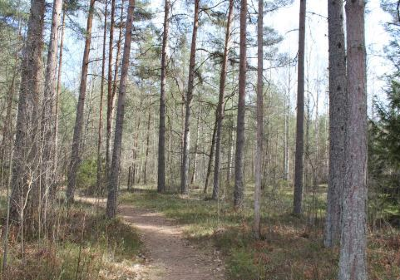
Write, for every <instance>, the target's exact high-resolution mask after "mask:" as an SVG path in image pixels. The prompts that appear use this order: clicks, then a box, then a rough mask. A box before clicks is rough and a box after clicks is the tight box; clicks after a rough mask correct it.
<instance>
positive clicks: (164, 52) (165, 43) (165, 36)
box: [157, 0, 171, 192]
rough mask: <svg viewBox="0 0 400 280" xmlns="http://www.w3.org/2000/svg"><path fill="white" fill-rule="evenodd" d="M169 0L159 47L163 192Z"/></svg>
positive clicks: (160, 187)
mask: <svg viewBox="0 0 400 280" xmlns="http://www.w3.org/2000/svg"><path fill="white" fill-rule="evenodd" d="M170 9H171V4H170V1H169V0H165V2H164V34H163V42H162V49H161V89H160V91H161V92H160V126H159V134H158V137H159V138H158V183H157V191H158V192H165V99H166V97H165V84H166V72H167V69H166V68H167V47H168V32H169V10H170Z"/></svg>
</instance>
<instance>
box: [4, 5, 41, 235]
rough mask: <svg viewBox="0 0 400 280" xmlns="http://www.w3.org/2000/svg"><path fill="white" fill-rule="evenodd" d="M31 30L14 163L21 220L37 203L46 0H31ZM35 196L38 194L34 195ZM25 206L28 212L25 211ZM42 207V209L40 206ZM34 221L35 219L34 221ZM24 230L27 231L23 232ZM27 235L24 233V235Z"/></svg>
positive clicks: (15, 205)
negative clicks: (40, 99) (38, 109)
mask: <svg viewBox="0 0 400 280" xmlns="http://www.w3.org/2000/svg"><path fill="white" fill-rule="evenodd" d="M31 4H32V5H31V10H30V16H29V21H28V32H27V40H26V44H25V48H24V51H23V58H22V65H21V66H22V68H21V85H20V93H19V102H18V112H17V124H16V135H15V145H14V159H13V166H12V178H11V187H12V193H11V198H10V219H11V220H13V221H18V220H19V221H20V222H21V224H22V225H23V220H24V219H25V218H27V217H29V215H31V214H32V212H33V211H34V210H33V206H32V203H34V204H37V203H38V201H39V198H38V197H37V196H38V195H39V191H38V190H36V189H35V188H37V187H38V184H37V181H36V180H37V179H36V178H37V175H38V174H37V172H38V171H37V152H38V143H37V142H38V140H39V137H38V136H39V135H38V134H39V132H40V128H39V125H38V124H39V123H40V122H39V116H38V112H37V108H38V107H39V96H40V90H41V84H40V79H41V78H42V77H41V73H42V68H43V65H42V51H43V28H44V13H45V1H44V0H35V1H32V2H31ZM33 196H34V197H33ZM25 207H29V208H31V209H27V210H28V211H27V212H28V214H27V215H26V214H24V212H25ZM38 210H39V211H41V210H40V209H38ZM32 222H34V221H32ZM22 233H23V232H22ZM22 238H23V235H22Z"/></svg>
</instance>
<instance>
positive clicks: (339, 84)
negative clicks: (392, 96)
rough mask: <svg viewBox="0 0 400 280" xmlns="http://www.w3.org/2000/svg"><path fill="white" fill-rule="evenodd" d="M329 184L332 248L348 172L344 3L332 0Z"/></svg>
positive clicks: (329, 244)
mask: <svg viewBox="0 0 400 280" xmlns="http://www.w3.org/2000/svg"><path fill="white" fill-rule="evenodd" d="M328 26H329V184H328V198H327V206H328V207H327V211H326V224H325V238H324V244H325V246H326V247H332V246H334V245H336V244H338V243H339V239H340V201H341V197H342V196H341V193H342V190H343V184H344V180H343V179H344V176H343V174H344V173H345V154H344V148H345V137H346V131H345V129H346V117H347V115H348V112H347V85H346V82H347V81H346V50H345V36H344V30H343V2H342V1H336V0H329V2H328Z"/></svg>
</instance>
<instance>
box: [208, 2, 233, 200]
mask: <svg viewBox="0 0 400 280" xmlns="http://www.w3.org/2000/svg"><path fill="white" fill-rule="evenodd" d="M232 20H233V0H229V10H228V21H227V23H226V33H225V47H224V55H223V58H222V66H221V77H220V82H219V100H218V106H217V111H216V116H215V117H216V120H217V134H216V138H215V164H214V188H213V194H212V198H213V199H217V198H218V195H219V177H220V176H219V175H220V172H219V171H220V160H221V138H222V120H223V119H224V110H225V85H226V73H227V71H228V56H229V47H230V37H231V25H232Z"/></svg>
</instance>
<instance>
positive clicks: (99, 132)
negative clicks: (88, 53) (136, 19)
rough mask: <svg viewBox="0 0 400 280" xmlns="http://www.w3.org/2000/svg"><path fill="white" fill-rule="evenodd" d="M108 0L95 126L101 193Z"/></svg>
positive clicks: (98, 186) (105, 13)
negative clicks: (97, 115) (97, 112)
mask: <svg viewBox="0 0 400 280" xmlns="http://www.w3.org/2000/svg"><path fill="white" fill-rule="evenodd" d="M107 6H108V1H107V0H106V2H105V7H104V30H103V54H102V60H101V83H100V104H99V107H100V109H99V125H98V128H97V177H96V189H97V191H98V192H99V193H102V184H101V182H102V170H101V169H102V161H103V157H102V155H101V146H102V142H103V139H102V138H103V135H102V130H103V97H104V80H105V72H106V71H105V68H106V43H107V15H108V7H107Z"/></svg>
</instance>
